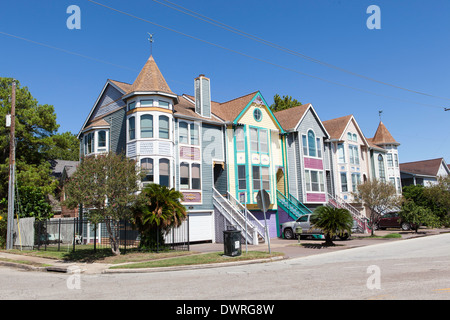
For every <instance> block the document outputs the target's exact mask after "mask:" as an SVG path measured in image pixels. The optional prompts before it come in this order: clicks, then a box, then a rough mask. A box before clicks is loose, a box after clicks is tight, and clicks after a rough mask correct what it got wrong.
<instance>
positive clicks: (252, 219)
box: [227, 192, 266, 239]
mask: <svg viewBox="0 0 450 320" xmlns="http://www.w3.org/2000/svg"><path fill="white" fill-rule="evenodd" d="M227 197H228V198H229V201H230V203H231V204H232V205H233V203H234V204H235V205H236V207H238V208H239V209H240V210H242V212H243V213H241V214H242V215H243V216H244V218H245V214H247V220H250V222H251V223H253V226H254V227H256V230H257V231H258V234H259V235H260V236H261V237H263V238H264V239H265V238H266V236H265V232H264V225H263V224H262V223H261V221H259V220H258V219H256V217H255V216H254V215H253V214H252V213H251V212H250V211H249V210H248V209H247V208H246V207H245V206H244V205H243V204H242V203H240V202H239V201H238V200H237V199H236V198H235V197H233V195H232V194H231V193H229V192H227ZM231 201H233V202H231Z"/></svg>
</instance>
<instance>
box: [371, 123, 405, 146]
mask: <svg viewBox="0 0 450 320" xmlns="http://www.w3.org/2000/svg"><path fill="white" fill-rule="evenodd" d="M372 142H373V143H374V144H377V145H380V144H381V145H382V144H397V145H399V144H400V143H398V142H397V141H395V139H394V137H392V135H391V133H390V132H389V130H388V129H387V128H386V126H385V125H384V124H383V122H381V121H380V124H379V125H378V129H377V132H375V136H374V137H373V139H372Z"/></svg>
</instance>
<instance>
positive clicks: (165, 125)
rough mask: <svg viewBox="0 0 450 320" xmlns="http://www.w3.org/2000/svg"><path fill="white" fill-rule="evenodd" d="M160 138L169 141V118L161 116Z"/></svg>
mask: <svg viewBox="0 0 450 320" xmlns="http://www.w3.org/2000/svg"><path fill="white" fill-rule="evenodd" d="M159 138H160V139H169V117H166V116H159Z"/></svg>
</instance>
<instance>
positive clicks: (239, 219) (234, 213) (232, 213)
mask: <svg viewBox="0 0 450 320" xmlns="http://www.w3.org/2000/svg"><path fill="white" fill-rule="evenodd" d="M212 189H213V200H214V201H216V202H217V203H218V204H219V205H220V207H221V208H222V209H223V210H225V211H226V213H227V215H228V216H229V218H230V219H232V220H233V223H236V224H237V225H238V226H239V227H240V229H241V230H245V217H244V216H243V215H242V213H241V212H240V211H239V210H238V209H237V208H236V207H235V206H233V204H232V203H231V202H230V201H229V200H228V199H227V198H225V197H223V196H222V195H221V194H220V193H219V192H218V191H217V190H216V189H215V188H214V187H213V188H212ZM225 205H226V206H227V207H225ZM253 230H255V231H256V232H257V233H258V234H259V230H258V228H256V227H255V226H254V225H253V224H252V223H250V222H249V221H247V234H248V235H249V236H250V238H251V239H253V232H252V231H253Z"/></svg>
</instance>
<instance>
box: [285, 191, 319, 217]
mask: <svg viewBox="0 0 450 320" xmlns="http://www.w3.org/2000/svg"><path fill="white" fill-rule="evenodd" d="M291 197H292V198H294V197H293V196H291ZM280 198H281V199H282V200H284V201H285V202H286V203H287V206H285V207H286V209H288V210H289V211H290V212H291V213H292V214H293V215H294V216H296V217H297V218H300V216H302V215H304V214H308V213H311V210H309V209H308V208H307V207H306V206H304V205H303V204H302V205H303V207H304V208H300V207H299V206H297V204H296V203H294V202H293V201H292V200H291V199H289V198H288V197H286V196H285V195H284V194H282V193H281V192H280V191H278V190H277V200H280ZM294 199H295V198H294ZM296 200H297V199H296ZM297 201H298V200H297ZM298 203H301V202H300V201H298ZM291 208H294V209H295V210H292V209H291ZM305 211H306V212H305Z"/></svg>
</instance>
